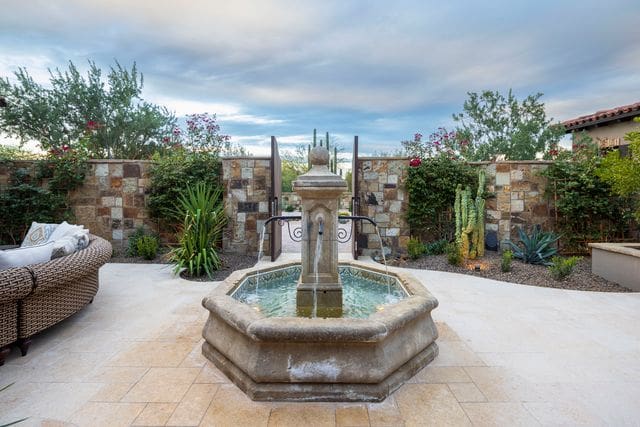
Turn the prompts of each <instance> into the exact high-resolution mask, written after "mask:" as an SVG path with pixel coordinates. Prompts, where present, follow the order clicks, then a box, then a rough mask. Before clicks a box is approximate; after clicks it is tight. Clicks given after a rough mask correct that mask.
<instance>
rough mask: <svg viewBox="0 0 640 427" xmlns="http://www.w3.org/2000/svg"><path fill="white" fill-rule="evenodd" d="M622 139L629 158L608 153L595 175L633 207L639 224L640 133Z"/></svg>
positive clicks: (637, 119) (615, 153)
mask: <svg viewBox="0 0 640 427" xmlns="http://www.w3.org/2000/svg"><path fill="white" fill-rule="evenodd" d="M634 121H635V122H637V123H640V118H638V117H636V118H635V119H634ZM624 139H626V140H627V141H629V149H630V153H629V156H627V157H621V156H620V151H619V150H615V151H612V152H610V153H609V154H607V156H606V157H605V158H604V159H603V160H602V163H601V164H600V165H599V167H598V169H597V171H596V173H597V175H598V176H599V177H600V179H602V180H603V181H604V182H606V183H607V184H609V185H610V186H611V191H612V192H613V193H615V194H617V195H618V196H620V197H623V198H627V199H628V201H629V202H630V204H631V205H632V206H633V205H635V206H634V215H635V219H636V221H638V222H640V131H638V130H634V131H632V132H629V133H627V134H626V135H625V136H624Z"/></svg>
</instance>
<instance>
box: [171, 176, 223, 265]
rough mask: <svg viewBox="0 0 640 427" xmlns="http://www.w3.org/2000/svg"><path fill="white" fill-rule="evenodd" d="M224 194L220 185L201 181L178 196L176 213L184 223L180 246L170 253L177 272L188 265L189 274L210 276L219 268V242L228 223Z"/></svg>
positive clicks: (179, 239)
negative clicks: (215, 186)
mask: <svg viewBox="0 0 640 427" xmlns="http://www.w3.org/2000/svg"><path fill="white" fill-rule="evenodd" d="M221 196H222V191H221V189H220V188H214V187H212V186H211V185H210V184H207V183H204V182H199V183H197V184H195V185H193V186H191V185H190V186H188V187H187V189H186V190H185V192H184V194H181V195H180V196H179V197H178V202H177V204H176V213H177V214H178V215H180V218H183V223H182V226H181V228H180V230H179V233H178V236H179V237H178V241H179V244H178V247H176V248H175V249H173V250H172V251H171V255H170V259H171V261H172V262H173V264H174V272H175V273H176V274H177V273H179V272H180V271H181V270H182V269H186V274H187V275H189V276H192V277H198V276H203V275H205V274H206V275H207V276H211V275H212V274H213V272H214V271H215V270H217V269H219V268H220V266H221V264H222V262H221V261H220V256H219V255H218V251H217V245H218V244H219V242H220V241H221V238H222V231H223V229H224V226H225V225H226V224H227V217H226V216H225V214H224V205H223V202H222V197H221Z"/></svg>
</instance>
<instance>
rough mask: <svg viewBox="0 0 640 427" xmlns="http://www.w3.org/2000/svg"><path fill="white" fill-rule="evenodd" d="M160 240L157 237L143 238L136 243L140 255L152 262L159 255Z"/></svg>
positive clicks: (148, 236) (147, 236)
mask: <svg viewBox="0 0 640 427" xmlns="http://www.w3.org/2000/svg"><path fill="white" fill-rule="evenodd" d="M158 246H159V242H158V238H157V237H156V236H150V235H146V236H142V237H140V238H139V239H138V240H137V242H136V249H137V251H138V255H140V256H141V257H142V258H144V259H147V260H152V259H154V258H155V257H156V255H157V254H158Z"/></svg>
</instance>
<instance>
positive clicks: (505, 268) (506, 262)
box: [500, 249, 513, 273]
mask: <svg viewBox="0 0 640 427" xmlns="http://www.w3.org/2000/svg"><path fill="white" fill-rule="evenodd" d="M512 259H513V252H512V251H511V250H509V249H507V250H506V251H503V252H502V260H501V261H500V269H501V270H502V272H503V273H508V272H510V271H511V260H512Z"/></svg>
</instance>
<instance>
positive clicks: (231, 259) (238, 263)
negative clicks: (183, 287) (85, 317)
mask: <svg viewBox="0 0 640 427" xmlns="http://www.w3.org/2000/svg"><path fill="white" fill-rule="evenodd" d="M218 255H219V256H220V259H221V260H222V268H220V270H216V271H214V272H213V274H212V275H211V277H208V276H203V277H189V276H187V275H186V274H184V273H182V274H180V277H182V278H183V279H185V280H191V281H193V282H217V281H220V280H224V279H226V278H227V277H228V276H229V275H230V274H231V273H233V272H234V271H236V270H242V269H245V268H249V267H252V266H254V265H255V264H256V262H258V257H257V256H247V255H236V254H225V253H219V254H218Z"/></svg>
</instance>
